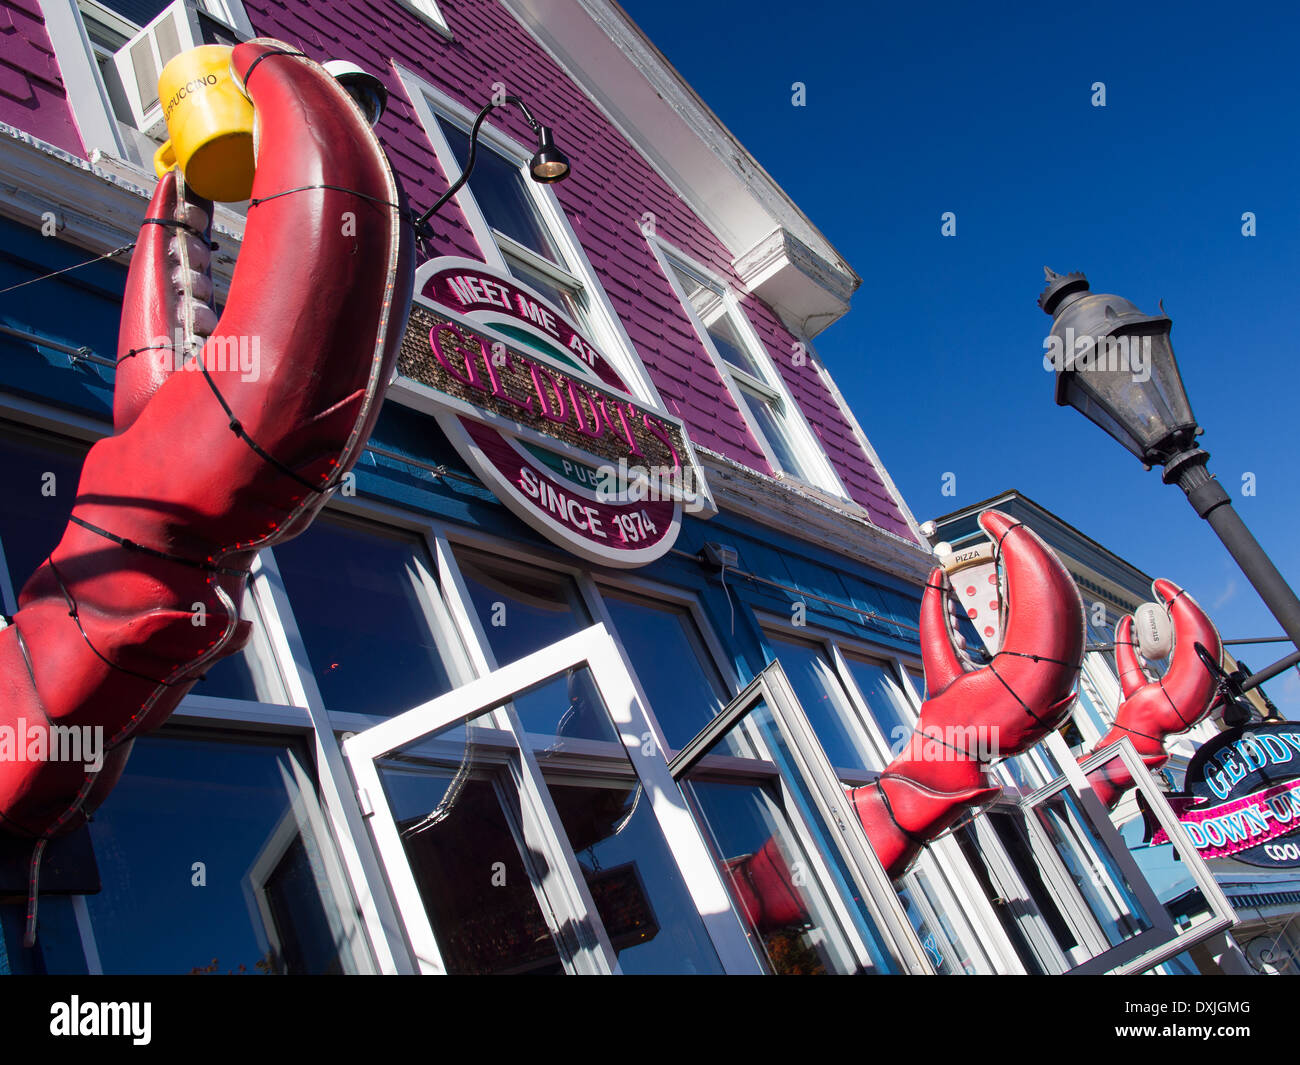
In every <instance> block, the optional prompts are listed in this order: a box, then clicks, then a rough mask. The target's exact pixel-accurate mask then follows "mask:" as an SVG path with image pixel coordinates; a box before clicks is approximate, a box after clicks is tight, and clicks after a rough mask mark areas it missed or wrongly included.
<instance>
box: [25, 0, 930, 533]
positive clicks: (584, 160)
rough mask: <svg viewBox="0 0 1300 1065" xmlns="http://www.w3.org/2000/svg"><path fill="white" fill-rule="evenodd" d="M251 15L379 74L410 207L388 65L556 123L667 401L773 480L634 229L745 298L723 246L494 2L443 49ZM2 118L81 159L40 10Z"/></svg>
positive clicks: (456, 213)
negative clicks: (644, 228) (500, 89)
mask: <svg viewBox="0 0 1300 1065" xmlns="http://www.w3.org/2000/svg"><path fill="white" fill-rule="evenodd" d="M244 6H245V10H246V11H247V12H248V15H249V18H250V19H251V21H252V23H253V26H254V28H255V30H256V31H257V32H258V34H259V35H263V36H270V37H278V38H280V39H282V40H285V41H288V42H289V43H291V44H294V45H296V46H298V47H300V48H301V49H302V50H303V51H304V52H306V53H307V54H308V55H310V56H312V57H313V58H316V59H321V60H323V59H329V58H346V59H351V60H353V61H355V62H357V63H360V64H361V65H363V66H365V67H367V68H368V69H370V70H372V71H374V72H375V73H376V74H378V75H379V76H380V77H382V78H383V79H384V81H385V83H386V84H387V86H388V89H389V93H390V106H389V111H388V113H387V114H386V115H385V117H384V119H383V121H382V123H381V124H380V130H379V132H380V136H381V138H382V140H383V141H384V144H385V146H386V147H387V149H388V151H389V154H390V158H391V159H392V161H393V166H394V168H395V169H396V170H397V172H398V174H399V177H400V179H401V181H402V184H403V186H404V187H405V190H406V193H407V196H408V197H409V198H410V200H411V202H412V203H413V204H417V205H427V204H429V203H431V202H432V201H433V200H434V199H436V198H437V196H438V195H439V194H440V193H441V192H442V190H443V189H444V188H446V179H445V177H444V176H443V174H442V172H441V169H440V167H439V165H438V162H437V159H436V157H435V155H434V153H433V150H432V148H431V147H430V145H429V141H428V137H427V135H426V134H425V131H424V130H423V128H422V127H421V126H420V124H419V121H418V119H417V118H416V115H415V112H414V109H413V108H412V106H411V104H410V102H409V100H408V98H407V96H406V91H405V88H404V87H403V85H402V84H401V82H400V81H399V80H398V78H397V76H396V73H395V71H394V69H393V63H394V62H396V63H398V64H400V65H402V66H403V67H406V68H407V69H409V70H412V71H414V72H415V73H416V74H418V75H419V76H420V77H421V78H423V79H424V80H425V81H427V82H428V83H429V84H430V85H432V86H434V87H436V88H437V89H439V90H440V91H442V92H443V93H445V94H446V95H448V96H450V97H451V98H453V99H455V100H457V101H459V102H460V103H461V104H463V105H464V106H465V107H467V108H470V109H471V110H477V109H478V108H479V107H480V106H481V105H482V103H483V102H484V101H485V100H486V99H488V98H489V97H490V95H491V94H492V91H493V84H494V83H495V82H502V83H504V84H505V85H506V86H507V88H508V91H511V92H515V93H517V94H518V95H520V96H522V97H523V98H525V99H526V100H528V102H529V104H530V106H531V107H532V108H533V110H534V111H535V112H536V114H537V115H538V116H539V118H540V119H541V120H542V121H544V122H547V123H548V124H551V125H553V126H554V127H555V128H556V134H557V140H558V141H559V142H560V144H561V145H562V147H563V148H564V150H565V152H566V153H567V154H568V155H569V157H570V159H571V160H572V162H573V172H572V175H571V176H570V178H569V179H568V180H567V181H565V182H564V183H562V184H560V185H557V186H556V187H555V188H556V194H557V196H558V198H559V201H560V203H561V204H562V206H563V207H564V210H565V212H566V214H567V215H568V217H569V220H570V222H571V224H572V225H573V229H574V232H575V233H576V235H577V237H578V240H579V241H580V242H581V244H582V247H583V249H584V251H585V253H586V255H587V258H588V259H589V260H590V261H591V264H592V266H593V268H594V269H595V271H596V274H597V276H598V278H599V280H600V282H601V285H602V286H603V288H604V290H605V292H606V293H607V294H608V296H609V299H610V302H611V304H612V305H613V307H614V310H615V311H616V312H617V314H618V316H619V318H620V320H621V321H622V323H623V325H624V328H625V329H626V331H627V334H628V337H629V338H630V339H631V341H632V343H633V345H634V346H635V347H636V350H637V353H638V354H639V356H640V357H641V360H642V362H643V363H644V364H645V366H646V368H647V370H648V372H649V374H650V376H651V378H652V379H653V381H654V383H655V386H656V387H657V388H658V390H659V393H660V395H661V396H662V397H663V400H664V403H665V404H666V405H667V407H668V409H669V410H670V411H671V412H672V413H673V414H675V415H677V416H678V417H680V418H681V419H682V420H683V421H684V422H685V423H686V426H687V429H688V431H689V432H690V435H691V438H692V439H693V440H694V441H696V442H697V443H698V444H700V445H702V446H704V447H707V448H709V449H711V450H713V451H717V452H720V453H721V454H723V455H726V456H727V457H728V458H731V459H733V460H735V461H737V462H739V463H742V464H743V465H746V466H749V467H751V468H753V469H756V470H758V471H760V472H763V473H770V472H771V470H770V469H769V467H768V464H767V462H766V460H765V459H764V457H763V455H762V453H761V451H760V450H759V448H758V446H757V444H756V442H755V440H754V438H753V436H752V434H751V433H750V431H749V429H748V427H747V425H746V424H745V420H744V418H743V417H742V415H741V413H740V411H739V410H738V409H737V408H736V406H735V404H734V403H733V402H732V400H731V397H730V394H729V393H728V390H727V388H726V386H725V384H724V382H723V380H722V378H721V377H720V375H719V373H718V371H717V369H716V367H715V366H714V364H713V362H712V360H711V359H710V358H709V356H708V354H707V353H706V351H705V349H704V346H703V344H702V342H701V341H700V338H699V336H698V335H697V334H696V332H695V329H694V327H693V326H692V324H691V321H690V319H689V318H688V316H687V315H686V312H685V311H684V309H683V308H682V306H681V304H680V302H679V301H678V299H677V297H676V296H675V295H674V293H673V290H672V288H671V286H670V285H669V282H668V279H667V278H666V277H665V276H664V274H663V271H662V270H661V269H660V267H659V264H658V262H657V261H656V260H655V257H654V255H653V253H652V251H651V249H650V246H649V245H648V243H647V242H646V239H645V237H644V235H643V234H642V232H641V228H640V226H641V219H642V216H643V215H644V213H645V212H647V211H649V212H652V213H653V215H654V224H655V231H656V233H657V234H658V235H659V236H660V237H661V238H662V239H663V240H664V241H666V242H667V243H668V244H670V245H672V246H674V247H676V248H678V249H680V250H681V251H682V252H683V253H684V254H686V255H687V256H689V257H691V258H692V259H695V260H697V261H699V262H701V263H703V264H704V265H706V266H707V267H708V268H709V269H711V270H712V271H714V272H715V273H716V274H718V275H719V276H721V277H724V278H726V279H728V281H729V282H730V284H731V285H732V286H733V288H734V289H735V290H736V291H741V284H740V281H739V279H738V278H737V277H736V275H735V272H734V271H733V269H732V267H731V260H732V257H733V253H732V251H730V250H728V249H727V248H726V247H724V246H723V244H722V243H721V242H720V241H719V240H718V239H717V237H715V236H714V235H713V233H711V232H710V231H709V229H708V227H707V226H706V225H705V224H704V222H703V221H702V220H701V219H700V218H699V217H697V216H696V215H695V213H694V212H693V211H691V209H690V208H689V207H688V206H687V205H686V203H685V202H683V201H682V200H681V199H680V198H679V197H678V196H677V194H676V193H675V192H674V191H673V190H672V189H671V188H670V187H669V186H668V184H667V183H666V182H665V181H664V180H663V179H662V178H661V177H660V176H659V175H658V174H657V173H656V172H655V170H654V169H653V168H652V167H651V166H650V164H649V163H648V162H647V161H646V160H645V159H644V158H643V157H642V156H641V155H640V154H639V153H638V152H637V150H636V149H635V148H634V147H633V146H632V145H631V144H629V143H628V142H627V141H626V140H625V139H624V138H623V136H622V135H621V134H620V133H619V132H618V130H617V129H615V128H614V126H613V125H612V124H611V123H610V122H609V121H608V120H607V119H606V118H605V116H604V115H603V113H602V112H601V111H600V110H599V109H598V108H597V107H596V105H595V104H593V103H592V102H591V100H589V99H588V98H587V96H586V95H584V93H583V92H582V90H581V89H580V88H579V87H578V86H577V85H576V84H575V83H574V82H573V81H571V80H570V79H569V78H568V77H566V76H565V75H564V74H563V73H562V71H561V70H560V68H559V67H558V66H557V65H556V63H555V62H554V60H552V59H551V58H550V56H549V55H548V54H547V53H546V52H545V50H544V49H542V48H541V46H540V45H539V44H538V43H537V42H536V41H535V40H534V39H533V37H532V36H531V35H530V34H529V33H528V32H527V31H526V30H525V29H524V28H523V26H521V25H520V24H519V23H518V22H517V21H516V20H515V19H514V17H513V16H511V15H510V14H509V12H507V11H506V10H505V8H504V7H502V6H501V4H500V3H499V2H498V0H455V2H454V3H444V4H442V5H441V10H442V13H443V15H444V17H445V18H446V19H447V21H448V23H449V25H450V27H451V30H452V33H453V38H454V39H453V40H450V41H449V40H447V39H446V37H444V36H443V35H442V34H440V33H439V32H438V31H436V30H435V29H433V28H432V27H431V26H429V25H428V24H427V23H426V22H425V21H424V20H423V19H421V18H420V17H419V16H418V15H416V14H414V13H413V12H411V11H409V10H407V9H406V8H405V7H403V6H402V5H401V4H399V3H397V2H396V0H330V2H329V3H319V2H313V0H287V2H286V0H245V3H244ZM0 120H3V121H5V122H8V123H10V124H11V125H15V126H18V127H19V128H21V129H24V130H28V131H29V132H31V133H33V134H35V135H36V136H38V137H41V138H42V139H44V140H47V141H50V142H51V143H54V144H57V145H59V146H60V147H63V148H66V149H69V150H71V151H75V152H78V153H82V147H81V142H80V138H79V136H78V134H77V131H76V126H75V124H74V121H73V117H72V115H71V113H70V111H69V108H68V106H67V101H66V99H65V96H64V89H63V83H62V79H61V78H60V76H59V73H58V70H57V65H56V63H55V60H54V56H53V53H52V50H51V48H50V43H49V38H48V35H47V34H46V31H45V26H44V20H43V17H42V15H41V12H40V7H39V4H38V3H37V2H36V0H0ZM489 121H490V122H492V123H493V124H495V125H496V126H497V127H498V128H500V129H502V130H503V131H504V132H505V133H506V134H507V135H509V136H511V137H513V138H514V139H515V140H517V141H518V142H519V143H521V144H529V143H531V135H530V132H529V130H528V127H527V125H526V124H525V123H524V121H523V119H522V117H521V116H519V115H518V114H517V113H516V112H515V111H514V110H513V109H511V110H505V111H500V110H499V111H496V112H494V113H493V115H492V116H491V118H490V119H489ZM433 227H434V231H435V233H436V240H435V241H434V242H433V245H432V246H433V247H435V248H436V249H437V253H438V254H446V255H464V256H468V257H471V258H481V257H482V252H481V250H480V249H479V247H478V245H477V242H476V241H475V239H474V236H473V234H472V232H471V231H470V229H469V226H468V224H467V223H466V221H465V218H464V215H463V214H462V212H461V211H460V210H459V208H458V207H457V206H456V204H455V203H454V202H453V203H451V204H448V205H447V206H446V207H445V208H444V209H443V210H442V211H441V212H440V214H439V216H438V217H437V218H435V219H433ZM737 250H739V249H737ZM743 307H744V310H745V312H746V313H747V314H748V316H749V319H750V321H751V322H752V323H753V325H754V328H755V330H756V331H757V333H758V335H759V337H760V339H761V341H762V343H763V345H764V346H765V347H766V349H767V351H768V353H769V355H770V356H771V357H772V359H773V361H774V362H775V364H776V365H777V367H778V368H779V372H780V374H781V376H782V378H783V379H784V381H785V382H786V385H787V386H788V388H789V389H790V392H791V395H792V396H793V397H794V400H795V402H796V403H797V404H798V405H799V407H800V409H801V410H802V411H803V412H804V414H805V416H806V417H807V419H808V422H809V424H810V425H811V426H812V427H813V431H814V432H815V433H816V434H817V436H818V438H819V440H820V441H821V443H822V445H823V446H824V448H825V450H826V453H827V455H828V456H829V458H830V460H831V463H832V464H833V465H834V467H835V469H836V471H837V472H838V473H839V476H840V478H841V480H842V481H843V483H844V485H845V487H846V489H847V490H848V491H849V493H850V494H851V495H852V496H853V498H854V499H855V500H857V501H858V502H859V503H861V504H862V505H863V506H865V507H867V509H868V511H869V513H870V515H871V517H872V519H873V520H874V521H875V523H876V524H877V525H878V526H879V527H880V528H882V529H886V530H888V531H890V532H895V533H898V534H899V535H901V536H905V537H907V538H908V539H911V538H912V536H911V533H910V531H909V530H908V528H907V525H906V522H905V521H904V520H903V517H902V515H901V514H900V513H899V510H898V507H897V506H896V504H895V503H894V502H893V500H892V499H890V498H889V493H888V491H887V489H886V488H885V486H884V483H883V481H882V479H881V476H880V474H879V471H877V470H876V468H875V466H874V465H873V464H872V462H871V461H870V460H869V458H868V457H867V456H866V454H865V453H864V452H863V450H862V448H861V447H860V446H859V444H858V441H857V439H856V437H855V435H854V433H853V430H852V428H851V427H850V426H849V425H848V423H847V422H846V420H845V418H844V416H843V414H842V412H841V411H840V409H839V407H838V405H837V404H836V402H835V399H834V397H833V396H832V395H831V393H830V392H829V391H828V390H827V388H826V386H825V384H824V382H823V381H822V379H821V377H820V376H819V374H818V371H817V369H816V367H815V366H814V365H813V363H812V361H811V360H808V361H805V362H804V364H803V365H802V366H796V365H795V364H794V360H793V359H792V358H791V357H790V356H791V354H792V351H793V346H794V342H795V341H794V337H793V336H792V335H791V333H790V332H789V330H787V329H786V328H785V326H784V325H783V324H782V323H781V322H780V320H779V319H778V318H777V316H776V315H775V314H774V313H773V311H772V310H771V308H769V307H767V306H766V305H765V304H763V303H762V302H761V301H759V300H757V299H755V298H752V297H747V298H745V299H744V301H743Z"/></svg>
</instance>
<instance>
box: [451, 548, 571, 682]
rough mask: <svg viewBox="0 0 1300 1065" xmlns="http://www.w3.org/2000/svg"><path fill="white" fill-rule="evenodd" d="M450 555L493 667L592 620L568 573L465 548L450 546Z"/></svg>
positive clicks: (560, 637) (527, 652) (567, 634)
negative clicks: (457, 570)
mask: <svg viewBox="0 0 1300 1065" xmlns="http://www.w3.org/2000/svg"><path fill="white" fill-rule="evenodd" d="M455 555H456V564H457V565H458V566H459V568H460V575H461V577H462V578H463V579H464V581H465V585H466V587H467V588H468V590H469V595H470V599H471V600H473V603H474V609H475V610H476V611H477V612H478V618H479V622H480V624H482V626H483V630H484V632H485V633H486V634H487V639H488V643H489V644H490V645H491V647H492V653H493V655H495V656H496V660H497V665H499V666H504V665H506V664H507V663H509V662H515V661H517V660H518V659H520V658H523V657H524V656H526V655H530V654H532V653H533V652H534V651H540V650H541V649H542V648H543V647H547V646H549V645H550V644H553V643H555V642H556V641H557V640H562V639H564V638H565V637H566V636H572V635H573V634H574V633H575V632H581V631H582V630H583V629H585V628H587V627H588V626H589V625H590V624H591V615H590V614H589V613H588V612H587V607H586V605H585V604H584V603H583V601H582V596H581V594H580V593H579V592H578V586H577V585H576V584H575V583H574V581H573V579H572V578H571V577H568V576H566V575H564V574H562V573H552V572H550V571H549V570H544V569H541V568H539V567H536V566H526V565H523V564H520V563H516V562H505V561H502V560H500V559H496V558H493V557H492V556H491V555H487V554H484V553H483V552H481V551H475V550H472V549H471V548H467V547H457V548H455Z"/></svg>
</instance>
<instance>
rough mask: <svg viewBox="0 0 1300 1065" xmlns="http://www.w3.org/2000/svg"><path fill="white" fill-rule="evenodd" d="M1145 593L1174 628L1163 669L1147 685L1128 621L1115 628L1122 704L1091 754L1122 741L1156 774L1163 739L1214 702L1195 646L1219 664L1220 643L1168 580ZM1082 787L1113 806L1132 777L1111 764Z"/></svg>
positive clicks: (1194, 607) (1127, 618) (1185, 727)
mask: <svg viewBox="0 0 1300 1065" xmlns="http://www.w3.org/2000/svg"><path fill="white" fill-rule="evenodd" d="M1151 588H1152V590H1153V591H1154V592H1155V594H1156V596H1157V597H1158V598H1159V599H1160V601H1161V602H1163V603H1164V604H1165V607H1166V608H1167V609H1168V610H1169V614H1170V616H1171V617H1172V619H1173V623H1174V650H1173V653H1172V654H1171V655H1170V658H1169V668H1168V670H1166V671H1165V675H1164V676H1163V677H1161V678H1160V679H1159V680H1153V681H1148V680H1147V675H1146V673H1145V672H1144V671H1143V669H1142V664H1141V661H1140V658H1139V655H1138V651H1137V649H1136V647H1135V641H1134V637H1133V618H1132V617H1131V616H1125V617H1123V618H1121V619H1120V621H1119V624H1118V625H1116V626H1115V664H1116V665H1117V666H1118V667H1119V683H1120V688H1121V690H1122V692H1123V695H1124V701H1123V702H1122V703H1120V705H1119V709H1118V710H1116V712H1115V723H1114V725H1112V726H1111V729H1110V731H1109V732H1107V733H1106V735H1105V736H1103V737H1102V739H1101V742H1100V743H1099V744H1097V747H1096V750H1094V751H1093V753H1094V754H1095V753H1096V752H1097V751H1100V750H1101V749H1102V748H1103V747H1109V746H1110V745H1111V744H1112V743H1118V742H1119V741H1120V740H1122V739H1123V738H1124V737H1125V736H1127V737H1128V738H1129V739H1130V740H1132V741H1133V746H1134V747H1136V748H1137V752H1138V754H1140V755H1141V756H1142V761H1143V762H1145V763H1146V766H1147V768H1148V769H1159V768H1160V767H1161V766H1162V765H1164V764H1165V762H1167V761H1168V760H1169V755H1167V754H1166V753H1165V739H1166V738H1167V737H1169V736H1172V735H1175V734H1177V733H1179V732H1186V731H1187V730H1188V729H1189V728H1191V727H1192V726H1193V725H1196V724H1198V723H1199V722H1201V721H1203V720H1204V719H1205V717H1206V715H1208V714H1209V712H1210V706H1211V704H1212V703H1213V701H1214V694H1215V678H1214V677H1213V675H1211V673H1210V671H1209V670H1208V669H1206V668H1205V666H1204V664H1203V663H1202V662H1201V660H1200V659H1199V658H1198V657H1197V654H1196V646H1195V645H1196V644H1198V643H1199V644H1201V645H1202V646H1203V647H1204V648H1205V649H1206V650H1207V651H1209V652H1210V655H1211V656H1212V657H1213V659H1214V661H1215V662H1222V660H1223V643H1222V641H1221V640H1220V639H1219V632H1218V630H1217V629H1216V628H1215V627H1214V623H1213V622H1212V621H1210V619H1209V618H1208V617H1207V616H1206V614H1205V611H1203V610H1202V609H1201V608H1200V607H1199V606H1198V605H1197V603H1196V600H1194V599H1193V598H1192V597H1191V596H1190V595H1188V594H1187V593H1186V592H1185V591H1183V589H1181V588H1179V587H1178V585H1176V584H1174V582H1173V581H1167V580H1164V579H1163V578H1160V579H1158V580H1156V581H1154V582H1152V585H1151ZM1088 783H1089V784H1091V785H1092V790H1093V791H1094V792H1096V793H1097V796H1098V797H1099V798H1100V799H1101V801H1102V802H1104V803H1105V804H1106V805H1107V806H1108V807H1113V806H1114V805H1115V804H1116V803H1117V802H1119V800H1120V797H1121V796H1122V795H1123V794H1124V792H1125V791H1127V790H1128V789H1129V788H1131V787H1132V786H1133V778H1132V777H1131V776H1130V775H1129V772H1128V770H1126V769H1125V768H1124V764H1123V763H1122V762H1115V761H1112V762H1108V763H1107V764H1106V765H1104V766H1102V767H1101V768H1100V769H1097V770H1094V771H1093V772H1092V773H1090V774H1089V776H1088Z"/></svg>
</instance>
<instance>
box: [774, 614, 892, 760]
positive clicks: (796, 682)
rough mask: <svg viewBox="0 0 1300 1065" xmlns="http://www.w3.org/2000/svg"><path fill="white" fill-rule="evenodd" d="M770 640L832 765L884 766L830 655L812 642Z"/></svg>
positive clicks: (779, 638) (777, 637)
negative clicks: (873, 749)
mask: <svg viewBox="0 0 1300 1065" xmlns="http://www.w3.org/2000/svg"><path fill="white" fill-rule="evenodd" d="M770 639H771V641H772V650H773V651H774V652H775V653H776V656H777V658H778V659H780V661H781V666H782V668H783V669H784V670H785V674H786V677H787V678H788V679H789V681H790V686H791V687H792V688H794V693H795V695H796V697H797V698H798V699H799V703H800V705H801V706H802V707H803V711H804V714H806V715H807V717H808V723H809V724H810V725H811V726H812V728H813V732H814V733H816V735H817V739H818V741H820V743H821V745H822V749H823V750H824V751H825V752H826V757H827V758H828V759H829V760H830V763H831V765H833V766H835V767H837V768H839V769H857V770H863V769H883V768H884V766H883V763H881V761H880V759H879V757H878V756H877V755H876V754H874V753H873V752H872V751H871V749H870V747H869V746H868V745H867V741H866V738H865V737H864V736H863V735H862V729H861V728H860V727H858V725H857V722H856V718H855V714H854V712H853V707H852V704H851V703H850V702H849V697H848V695H847V694H846V693H845V691H844V688H843V687H842V686H841V685H840V682H839V680H838V678H837V677H836V676H835V670H834V668H833V667H832V666H831V664H830V662H828V661H827V660H826V656H825V655H824V654H823V653H822V652H821V651H820V650H818V649H817V648H816V647H814V646H813V645H811V644H806V643H799V642H796V641H793V640H786V639H783V638H781V637H779V636H771V637H770Z"/></svg>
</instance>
